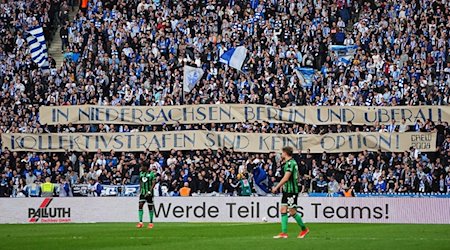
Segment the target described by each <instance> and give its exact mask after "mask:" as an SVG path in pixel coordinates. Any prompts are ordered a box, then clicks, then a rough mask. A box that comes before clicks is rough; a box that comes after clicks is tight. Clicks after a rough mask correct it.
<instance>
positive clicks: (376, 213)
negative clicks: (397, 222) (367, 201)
mask: <svg viewBox="0 0 450 250" xmlns="http://www.w3.org/2000/svg"><path fill="white" fill-rule="evenodd" d="M373 218H375V219H381V218H383V208H381V207H374V208H373ZM386 219H387V218H386Z"/></svg>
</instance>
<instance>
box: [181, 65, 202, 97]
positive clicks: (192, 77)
mask: <svg viewBox="0 0 450 250" xmlns="http://www.w3.org/2000/svg"><path fill="white" fill-rule="evenodd" d="M183 71H184V76H183V91H184V92H191V90H192V89H193V88H194V87H195V85H197V83H198V82H199V81H200V79H201V78H202V76H203V73H204V72H203V69H201V68H194V67H191V66H187V65H185V66H184V70H183Z"/></svg>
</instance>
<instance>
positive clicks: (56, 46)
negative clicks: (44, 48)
mask: <svg viewBox="0 0 450 250" xmlns="http://www.w3.org/2000/svg"><path fill="white" fill-rule="evenodd" d="M77 12H78V7H76V8H75V9H74V10H73V11H72V10H70V11H69V22H71V21H72V20H73V19H74V17H75V16H76V14H77ZM60 28H61V27H59V28H58V29H57V31H56V32H55V36H54V37H53V41H52V43H51V44H50V46H49V48H48V53H49V55H50V56H51V57H52V58H53V59H55V61H56V68H59V67H61V65H62V63H63V61H64V54H63V53H61V45H62V40H61V37H60V36H59V29H60Z"/></svg>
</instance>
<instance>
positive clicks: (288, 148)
mask: <svg viewBox="0 0 450 250" xmlns="http://www.w3.org/2000/svg"><path fill="white" fill-rule="evenodd" d="M282 150H283V152H285V153H286V154H287V155H289V156H292V154H293V152H294V149H292V147H289V146H287V147H283V149H282Z"/></svg>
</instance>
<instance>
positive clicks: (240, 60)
mask: <svg viewBox="0 0 450 250" xmlns="http://www.w3.org/2000/svg"><path fill="white" fill-rule="evenodd" d="M246 57H247V49H246V48H245V47H244V46H239V47H236V48H230V49H228V50H227V51H225V52H224V53H223V54H222V55H221V56H220V60H219V62H221V63H225V64H228V65H230V67H232V68H235V69H237V70H241V68H242V64H244V61H245V58H246Z"/></svg>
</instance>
